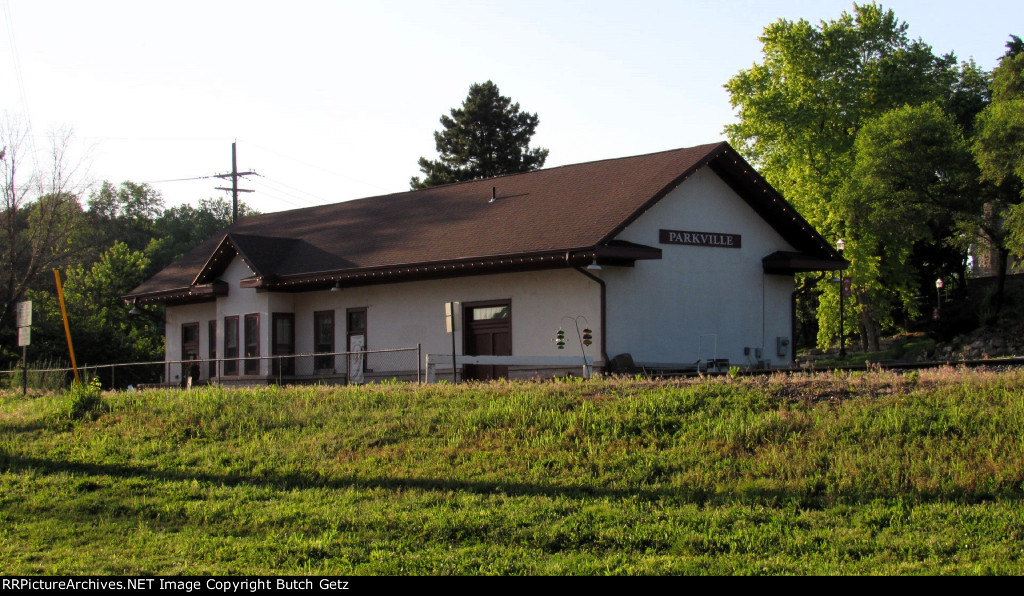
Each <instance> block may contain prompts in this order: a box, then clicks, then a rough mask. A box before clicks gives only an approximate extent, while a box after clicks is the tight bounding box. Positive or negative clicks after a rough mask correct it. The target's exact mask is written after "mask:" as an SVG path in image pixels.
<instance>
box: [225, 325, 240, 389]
mask: <svg viewBox="0 0 1024 596" xmlns="http://www.w3.org/2000/svg"><path fill="white" fill-rule="evenodd" d="M224 358H225V360H224V374H225V375H228V376H235V375H237V374H238V360H236V358H238V317H237V316H234V317H224Z"/></svg>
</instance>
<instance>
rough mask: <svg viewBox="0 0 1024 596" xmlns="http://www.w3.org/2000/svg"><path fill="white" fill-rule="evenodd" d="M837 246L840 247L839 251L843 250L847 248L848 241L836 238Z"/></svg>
mask: <svg viewBox="0 0 1024 596" xmlns="http://www.w3.org/2000/svg"><path fill="white" fill-rule="evenodd" d="M836 248H837V249H839V252H843V251H844V250H846V241H845V240H843V239H842V238H840V239H839V240H836Z"/></svg>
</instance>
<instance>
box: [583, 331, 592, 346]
mask: <svg viewBox="0 0 1024 596" xmlns="http://www.w3.org/2000/svg"><path fill="white" fill-rule="evenodd" d="M593 343H594V332H593V331H591V330H590V329H584V330H583V345H585V346H589V345H591V344H593Z"/></svg>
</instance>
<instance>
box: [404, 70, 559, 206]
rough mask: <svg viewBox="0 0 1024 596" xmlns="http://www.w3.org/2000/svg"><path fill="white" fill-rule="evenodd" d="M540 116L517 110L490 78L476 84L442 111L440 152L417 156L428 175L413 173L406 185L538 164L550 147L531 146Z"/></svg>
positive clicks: (417, 185)
mask: <svg viewBox="0 0 1024 596" xmlns="http://www.w3.org/2000/svg"><path fill="white" fill-rule="evenodd" d="M538 122H540V121H539V119H538V118H537V114H535V113H534V114H531V113H529V112H521V111H520V110H519V104H518V103H512V100H511V99H509V98H508V97H505V96H503V95H501V92H500V91H499V89H498V86H497V85H495V84H494V83H493V82H491V81H487V82H486V83H482V84H474V85H472V86H471V87H470V88H469V95H468V96H467V97H466V100H465V101H463V102H462V107H461V108H452V110H451V116H441V125H442V126H443V127H444V130H441V131H435V132H434V143H435V144H436V146H437V152H438V153H439V154H440V157H439V158H438V159H436V160H428V159H427V158H425V157H421V158H420V160H419V166H420V171H422V172H423V173H424V174H425V175H426V177H425V178H423V179H422V180H421V179H420V177H419V176H414V177H413V178H412V179H411V181H410V186H411V187H412V188H413V189H419V188H427V187H430V186H437V185H439V184H448V183H451V182H462V181H465V180H475V179H478V178H490V177H492V176H501V175H504V174H514V173H516V172H529V171H531V170H536V169H539V168H542V167H544V161H545V160H546V159H547V157H548V150H547V149H541V148H532V149H531V148H530V139H531V138H532V137H533V134H534V132H535V131H536V129H537V124H538Z"/></svg>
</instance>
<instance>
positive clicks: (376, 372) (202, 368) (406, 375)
mask: <svg viewBox="0 0 1024 596" xmlns="http://www.w3.org/2000/svg"><path fill="white" fill-rule="evenodd" d="M422 363H423V358H422V352H421V349H420V347H419V346H416V347H411V348H395V349H388V350H363V351H358V352H331V353H314V354H286V355H274V356H247V357H239V358H213V359H205V360H168V361H160V362H129V363H119V364H103V365H84V366H81V367H79V371H78V372H79V375H80V376H81V377H82V379H83V380H87V379H92V378H97V379H99V381H100V383H101V384H102V385H103V388H104V389H126V388H128V387H134V388H144V387H191V386H197V385H207V384H214V385H261V384H279V385H288V384H313V383H319V384H325V385H349V384H363V383H378V382H382V381H407V382H416V381H421V380H423V366H422ZM73 380H74V375H73V371H72V369H71V367H70V366H43V367H40V366H38V365H36V366H32V365H30V367H29V368H28V370H27V374H26V371H25V370H24V369H23V368H14V369H11V370H0V388H2V389H8V390H18V389H21V388H22V387H23V386H24V387H26V388H27V389H32V390H34V391H58V390H61V389H64V388H67V387H68V386H70V384H71V382H72V381H73Z"/></svg>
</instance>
